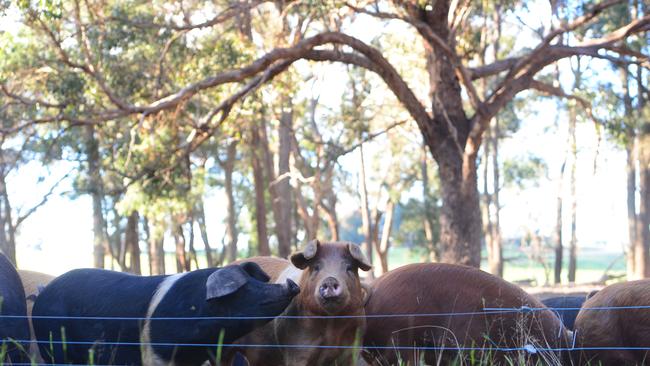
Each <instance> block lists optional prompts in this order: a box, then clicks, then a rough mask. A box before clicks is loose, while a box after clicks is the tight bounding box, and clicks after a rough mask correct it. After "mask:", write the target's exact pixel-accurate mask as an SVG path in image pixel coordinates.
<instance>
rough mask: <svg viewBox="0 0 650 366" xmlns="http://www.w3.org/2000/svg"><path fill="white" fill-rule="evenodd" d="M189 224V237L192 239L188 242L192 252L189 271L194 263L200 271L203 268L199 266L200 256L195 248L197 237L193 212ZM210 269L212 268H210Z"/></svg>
mask: <svg viewBox="0 0 650 366" xmlns="http://www.w3.org/2000/svg"><path fill="white" fill-rule="evenodd" d="M188 224H189V229H190V231H189V233H188V235H189V237H190V239H189V240H188V246H189V251H190V258H189V265H188V266H189V269H188V271H191V270H192V262H194V268H196V269H199V268H201V266H200V265H199V256H198V254H197V253H196V248H195V247H194V243H195V239H196V235H195V233H194V213H193V212H192V216H190V220H189V222H188ZM206 256H207V251H206ZM208 267H210V266H208Z"/></svg>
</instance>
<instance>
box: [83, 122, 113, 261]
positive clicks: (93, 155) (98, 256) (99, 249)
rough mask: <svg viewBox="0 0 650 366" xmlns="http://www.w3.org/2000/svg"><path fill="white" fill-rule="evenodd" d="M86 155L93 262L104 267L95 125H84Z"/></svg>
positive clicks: (103, 225)
mask: <svg viewBox="0 0 650 366" xmlns="http://www.w3.org/2000/svg"><path fill="white" fill-rule="evenodd" d="M86 156H87V159H88V191H89V193H90V194H91V196H92V201H93V236H94V239H93V258H94V261H93V264H94V266H95V268H104V256H105V255H106V247H107V245H108V244H107V239H106V237H105V233H104V227H105V226H106V224H105V222H104V212H103V210H102V199H103V194H104V193H103V187H102V177H101V173H100V170H99V169H100V161H99V159H100V158H99V146H98V143H97V140H96V139H95V126H93V125H88V126H86Z"/></svg>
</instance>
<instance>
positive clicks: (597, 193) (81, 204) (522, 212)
mask: <svg viewBox="0 0 650 366" xmlns="http://www.w3.org/2000/svg"><path fill="white" fill-rule="evenodd" d="M547 4H548V2H546V1H537V2H531V3H530V8H531V10H530V13H525V14H521V15H522V19H523V20H524V21H526V22H527V23H530V25H532V26H534V25H536V23H539V22H540V21H541V22H543V21H544V20H545V19H548V14H549V13H550V12H549V10H548V7H547ZM531 14H533V15H531ZM8 24H10V23H9V22H2V21H0V30H7V29H8V27H10V26H8ZM390 27H395V28H391V30H393V31H394V32H402V29H404V26H403V25H401V24H392V25H391V26H390ZM3 28H4V29H3ZM348 28H349V29H348V31H349V33H350V34H353V35H355V36H357V37H359V38H361V39H362V40H364V41H367V42H369V41H370V40H371V39H372V38H373V37H374V36H375V35H376V34H377V33H378V32H380V31H381V29H380V28H379V26H378V25H377V24H376V23H375V21H374V20H372V19H369V18H368V17H365V16H360V17H358V19H357V20H356V21H355V23H353V24H351V25H348ZM369 29H370V30H372V31H369ZM408 37H411V35H409V34H406V33H404V38H405V41H406V42H409V41H411V40H410V38H408ZM518 42H523V43H531V42H535V41H534V40H533V39H532V37H531V36H530V35H525V34H522V35H521V36H520V37H518ZM533 44H534V43H533ZM297 67H298V68H299V69H300V68H306V67H307V66H306V63H304V64H298V65H297ZM340 67H341V66H337V65H319V66H318V67H317V68H315V69H314V70H315V71H314V70H312V71H314V72H316V73H317V74H318V73H320V74H319V75H320V77H318V78H317V79H316V81H315V82H314V83H311V84H310V85H309V86H307V87H306V89H305V90H303V91H302V92H301V93H317V94H320V96H321V99H320V102H321V103H322V104H323V105H324V106H325V108H327V107H328V106H335V105H338V104H339V102H340V100H341V93H342V92H343V90H344V88H345V85H346V82H347V80H346V79H345V78H344V75H345V73H343V72H341V70H342V69H341V68H340ZM566 67H567V65H566V64H565V65H564V66H563V68H565V70H566ZM601 70H602V72H603V74H604V75H603V76H604V77H607V76H606V73H607V72H608V71H607V67H604V68H601ZM565 74H567V73H565ZM416 77H417V75H416ZM416 80H417V79H416ZM614 80H616V78H614ZM409 82H410V83H411V85H412V86H414V88H415V89H416V90H419V95H422V94H423V93H426V91H425V90H423V88H424V87H426V85H422V84H425V83H421V84H420V85H414V81H413V80H409ZM562 83H563V84H567V85H568V84H570V80H569V79H563V80H562ZM385 92H386V90H385V88H384V90H383V91H381V93H385ZM377 97H379V98H381V94H380V95H378V96H377ZM332 108H334V107H332ZM527 109H528V110H529V111H530V112H531V113H528V114H526V118H525V120H523V121H522V124H521V129H520V130H519V131H518V132H517V133H516V134H514V135H513V136H512V137H511V138H508V139H506V140H505V141H503V143H502V145H501V154H502V158H504V159H505V158H515V159H516V158H522V157H525V156H528V155H533V156H538V157H541V158H543V160H544V161H545V162H546V164H547V167H548V173H547V177H542V178H541V179H540V180H539V181H538V182H537V183H536V184H532V183H531V184H528V185H527V187H526V189H525V190H523V191H520V190H516V189H510V188H504V190H503V191H502V194H501V200H502V204H503V209H502V211H501V215H502V216H501V223H502V232H503V236H504V237H505V238H512V237H519V236H521V235H524V234H525V233H526V232H527V231H529V230H532V231H537V232H538V233H539V234H540V235H542V236H550V235H552V232H553V228H554V225H555V210H556V208H555V202H556V201H555V198H556V195H557V177H558V174H559V170H560V165H561V164H562V161H563V159H564V154H565V148H566V140H567V138H566V137H567V127H568V126H567V121H566V115H564V114H565V112H564V111H558V109H557V105H556V102H555V101H554V100H551V99H544V100H541V101H538V102H534V103H531V105H528V106H527ZM410 128H413V125H411V126H410ZM578 138H579V141H578V168H577V185H578V187H577V192H578V197H577V205H578V223H577V233H578V242H579V245H580V246H583V247H594V246H595V247H601V248H603V250H606V251H611V252H618V253H620V252H621V250H622V248H623V246H624V245H626V243H627V222H626V207H625V202H626V201H625V194H626V193H625V188H626V181H625V179H626V176H625V154H624V152H623V151H621V150H620V149H619V148H617V147H616V146H614V145H612V144H611V143H610V142H608V141H607V139H606V138H603V140H602V141H601V142H600V144H599V145H598V138H597V135H596V133H595V130H594V127H593V125H592V124H590V123H581V124H580V125H579V126H578ZM385 143H386V142H385V140H382V138H379V139H378V140H377V141H375V142H373V143H369V144H368V146H367V148H366V154H367V156H368V159H369V160H380V159H382V157H383V156H382V153H383V151H384V150H383V149H384V148H385ZM597 146H598V159H597V169H596V171H595V172H594V169H593V166H594V157H595V154H596V148H597ZM341 166H342V167H343V168H344V169H345V170H346V171H348V172H350V173H351V175H352V176H354V177H356V176H357V174H358V155H357V153H356V152H353V153H351V154H349V155H348V156H345V157H343V158H342V159H341ZM72 169H76V166H74V165H72V164H71V163H67V162H64V163H60V164H56V165H54V166H52V167H50V168H49V170H45V169H44V168H43V167H42V166H40V164H38V163H37V162H32V163H30V164H27V165H26V166H24V167H22V168H21V169H20V170H19V171H18V172H17V174H13V175H12V176H10V177H9V179H8V188H9V192H10V197H11V199H12V204H13V206H14V207H15V208H21V207H22V208H28V207H31V206H32V205H33V204H34V203H36V202H38V200H40V198H41V197H42V194H43V193H44V192H46V191H47V190H48V189H49V187H50V186H51V184H52V183H53V182H56V181H57V180H58V179H59V178H60V177H62V176H63V175H65V174H66V173H67V172H68V171H70V170H72ZM41 178H42V179H41ZM351 184H353V185H354V184H356V182H351ZM481 185H482V184H481V183H479V187H481ZM564 187H565V189H564V192H563V194H564V197H565V202H567V203H568V180H567V181H566V183H565V185H564ZM70 190H71V182H70V181H69V180H68V181H65V182H64V183H63V184H62V185H61V186H60V188H59V190H58V192H62V191H70ZM415 194H417V193H414V192H407V193H406V194H405V195H404V196H403V197H404V198H408V196H409V195H415ZM223 197H224V196H223V192H222V191H211V192H208V194H207V197H206V204H205V207H206V219H207V222H208V231H209V235H210V237H211V238H212V239H211V240H212V241H213V242H221V238H222V237H223V235H224V230H225V228H224V226H223V219H224V215H225V208H224V206H223V202H224V198H223ZM339 199H340V200H339V207H338V208H339V210H340V214H339V217H344V216H345V215H347V214H350V213H352V212H353V211H355V210H358V197H356V196H347V194H346V193H341V195H340V196H339ZM564 212H565V218H564V220H565V221H564V222H565V225H564V226H565V234H564V237H565V238H568V237H569V233H568V231H566V230H568V226H569V225H568V222H569V217H568V213H569V210H568V206H565V211H564ZM197 239H198V238H197ZM92 242H93V235H92V206H91V200H90V197H88V196H81V197H78V198H75V199H70V198H69V197H68V196H67V195H64V196H59V195H54V196H52V197H51V198H50V200H49V201H48V202H47V203H46V204H45V205H44V206H43V207H42V208H40V209H39V210H38V211H37V212H36V213H35V214H34V215H32V216H31V217H30V218H29V219H28V220H26V221H25V222H24V224H23V225H22V227H21V230H20V232H19V235H18V248H17V250H18V257H19V266H20V267H21V268H25V269H31V270H38V271H41V272H47V273H50V274H54V275H57V274H61V273H63V272H65V271H67V270H70V269H73V268H78V267H87V266H90V265H91V264H92ZM245 243H246V237H241V238H240V244H241V245H242V246H244V245H245ZM168 245H171V242H168ZM197 245H201V244H200V243H199V244H197ZM61 246H65V247H66V250H65V251H61V250H60V248H61ZM169 249H170V250H171V247H170V248H169Z"/></svg>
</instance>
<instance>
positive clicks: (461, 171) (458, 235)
mask: <svg viewBox="0 0 650 366" xmlns="http://www.w3.org/2000/svg"><path fill="white" fill-rule="evenodd" d="M449 6H450V2H449V1H438V2H436V3H435V6H433V8H432V10H431V11H428V12H419V11H418V10H416V11H415V12H416V13H414V14H412V15H413V16H415V17H416V18H418V19H420V18H421V19H422V20H423V21H424V22H426V24H427V27H428V28H430V30H431V31H432V32H433V33H434V34H435V35H437V36H438V37H440V38H441V39H443V40H449V39H451V38H450V30H449V26H448V20H447V19H448V15H449ZM417 9H420V8H417ZM421 32H422V31H421ZM424 36H425V39H426V38H427V35H426V34H424ZM452 41H453V39H452ZM450 46H451V47H452V48H453V47H454V45H453V44H451V45H450ZM424 49H425V55H426V68H427V72H428V74H429V94H430V98H431V101H432V103H431V107H432V108H431V109H432V111H433V120H432V121H419V125H420V127H421V131H422V135H423V137H424V139H425V141H426V144H427V147H428V148H429V151H430V152H431V154H432V156H433V158H434V159H435V160H436V162H437V163H438V168H439V169H438V171H439V175H440V185H441V192H442V200H443V203H442V208H441V211H440V246H441V256H440V260H441V261H442V262H446V263H457V264H465V265H469V266H473V267H480V265H481V239H482V238H483V233H482V224H481V207H480V200H479V193H478V186H477V166H476V154H477V153H478V149H479V148H480V141H473V145H472V146H469V147H470V148H469V149H468V148H466V147H467V146H466V145H467V142H468V139H469V134H470V129H471V123H470V120H469V119H468V118H467V116H466V115H465V109H464V106H463V100H462V97H461V88H460V84H459V82H458V78H457V77H456V73H455V71H454V66H453V64H452V60H451V59H450V58H449V56H448V55H447V54H446V53H445V51H444V50H442V49H441V48H440V47H438V46H434V45H432V44H431V43H429V42H425V43H424ZM484 122H486V121H483V120H477V121H475V123H479V124H483V123H484ZM434 129H435V131H434ZM431 214H433V213H431Z"/></svg>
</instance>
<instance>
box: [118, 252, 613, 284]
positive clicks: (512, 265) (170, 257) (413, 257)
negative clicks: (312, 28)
mask: <svg viewBox="0 0 650 366" xmlns="http://www.w3.org/2000/svg"><path fill="white" fill-rule="evenodd" d="M242 254H243V253H242ZM197 256H198V258H197V260H198V263H199V266H200V267H201V268H204V267H206V266H207V262H206V259H205V253H204V252H203V251H199V252H197ZM485 257H486V253H483V258H484V259H483V261H482V264H481V268H482V269H483V270H486V271H487V270H488V266H487V261H486V260H485ZM567 257H568V254H567V253H565V256H564V268H563V272H562V284H568V279H567V273H568V270H567V266H568V264H567V263H568V259H567ZM504 258H505V259H506V261H505V265H504V278H505V279H506V280H508V281H510V282H514V283H518V284H526V285H530V286H543V285H545V284H547V283H546V276H548V280H549V281H552V280H553V261H554V257H553V254H552V253H545V255H544V257H543V258H544V262H545V265H546V271H548V272H547V273H545V268H544V266H543V265H542V264H541V263H540V261H538V260H532V259H530V258H529V257H527V256H526V254H525V253H524V252H522V251H521V250H519V249H517V248H515V247H506V248H504ZM425 260H426V257H425V256H424V255H422V254H421V253H418V252H415V251H413V250H410V249H409V248H403V247H395V248H391V251H390V254H389V268H390V269H393V268H397V267H399V266H402V265H405V264H408V263H418V262H422V261H425ZM612 262H613V264H612ZM374 263H379V259H378V258H375V261H374ZM106 265H107V268H111V266H110V262H109V261H107V262H106ZM610 265H611V268H610V269H609V271H608V272H607V273H608V274H609V275H610V276H614V277H616V278H617V280H623V279H624V278H622V277H620V276H622V275H625V256H624V255H623V253H617V252H612V251H604V250H602V249H599V248H580V249H579V252H578V265H577V272H576V284H586V283H594V282H599V281H600V280H601V278H602V276H603V274H604V272H605V270H606V269H607V268H608V267H609V266H610ZM195 267H196V266H195V264H194V262H193V263H192V268H193V269H194V268H195ZM375 267H378V265H376V266H375ZM114 268H115V269H117V267H116V266H115V265H114ZM165 269H166V272H167V273H175V272H176V257H175V255H174V253H171V252H167V253H166V254H165ZM142 271H143V274H146V273H147V272H148V259H147V257H146V255H143V256H142ZM379 271H380V270H379V268H376V269H375V273H376V274H379Z"/></svg>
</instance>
